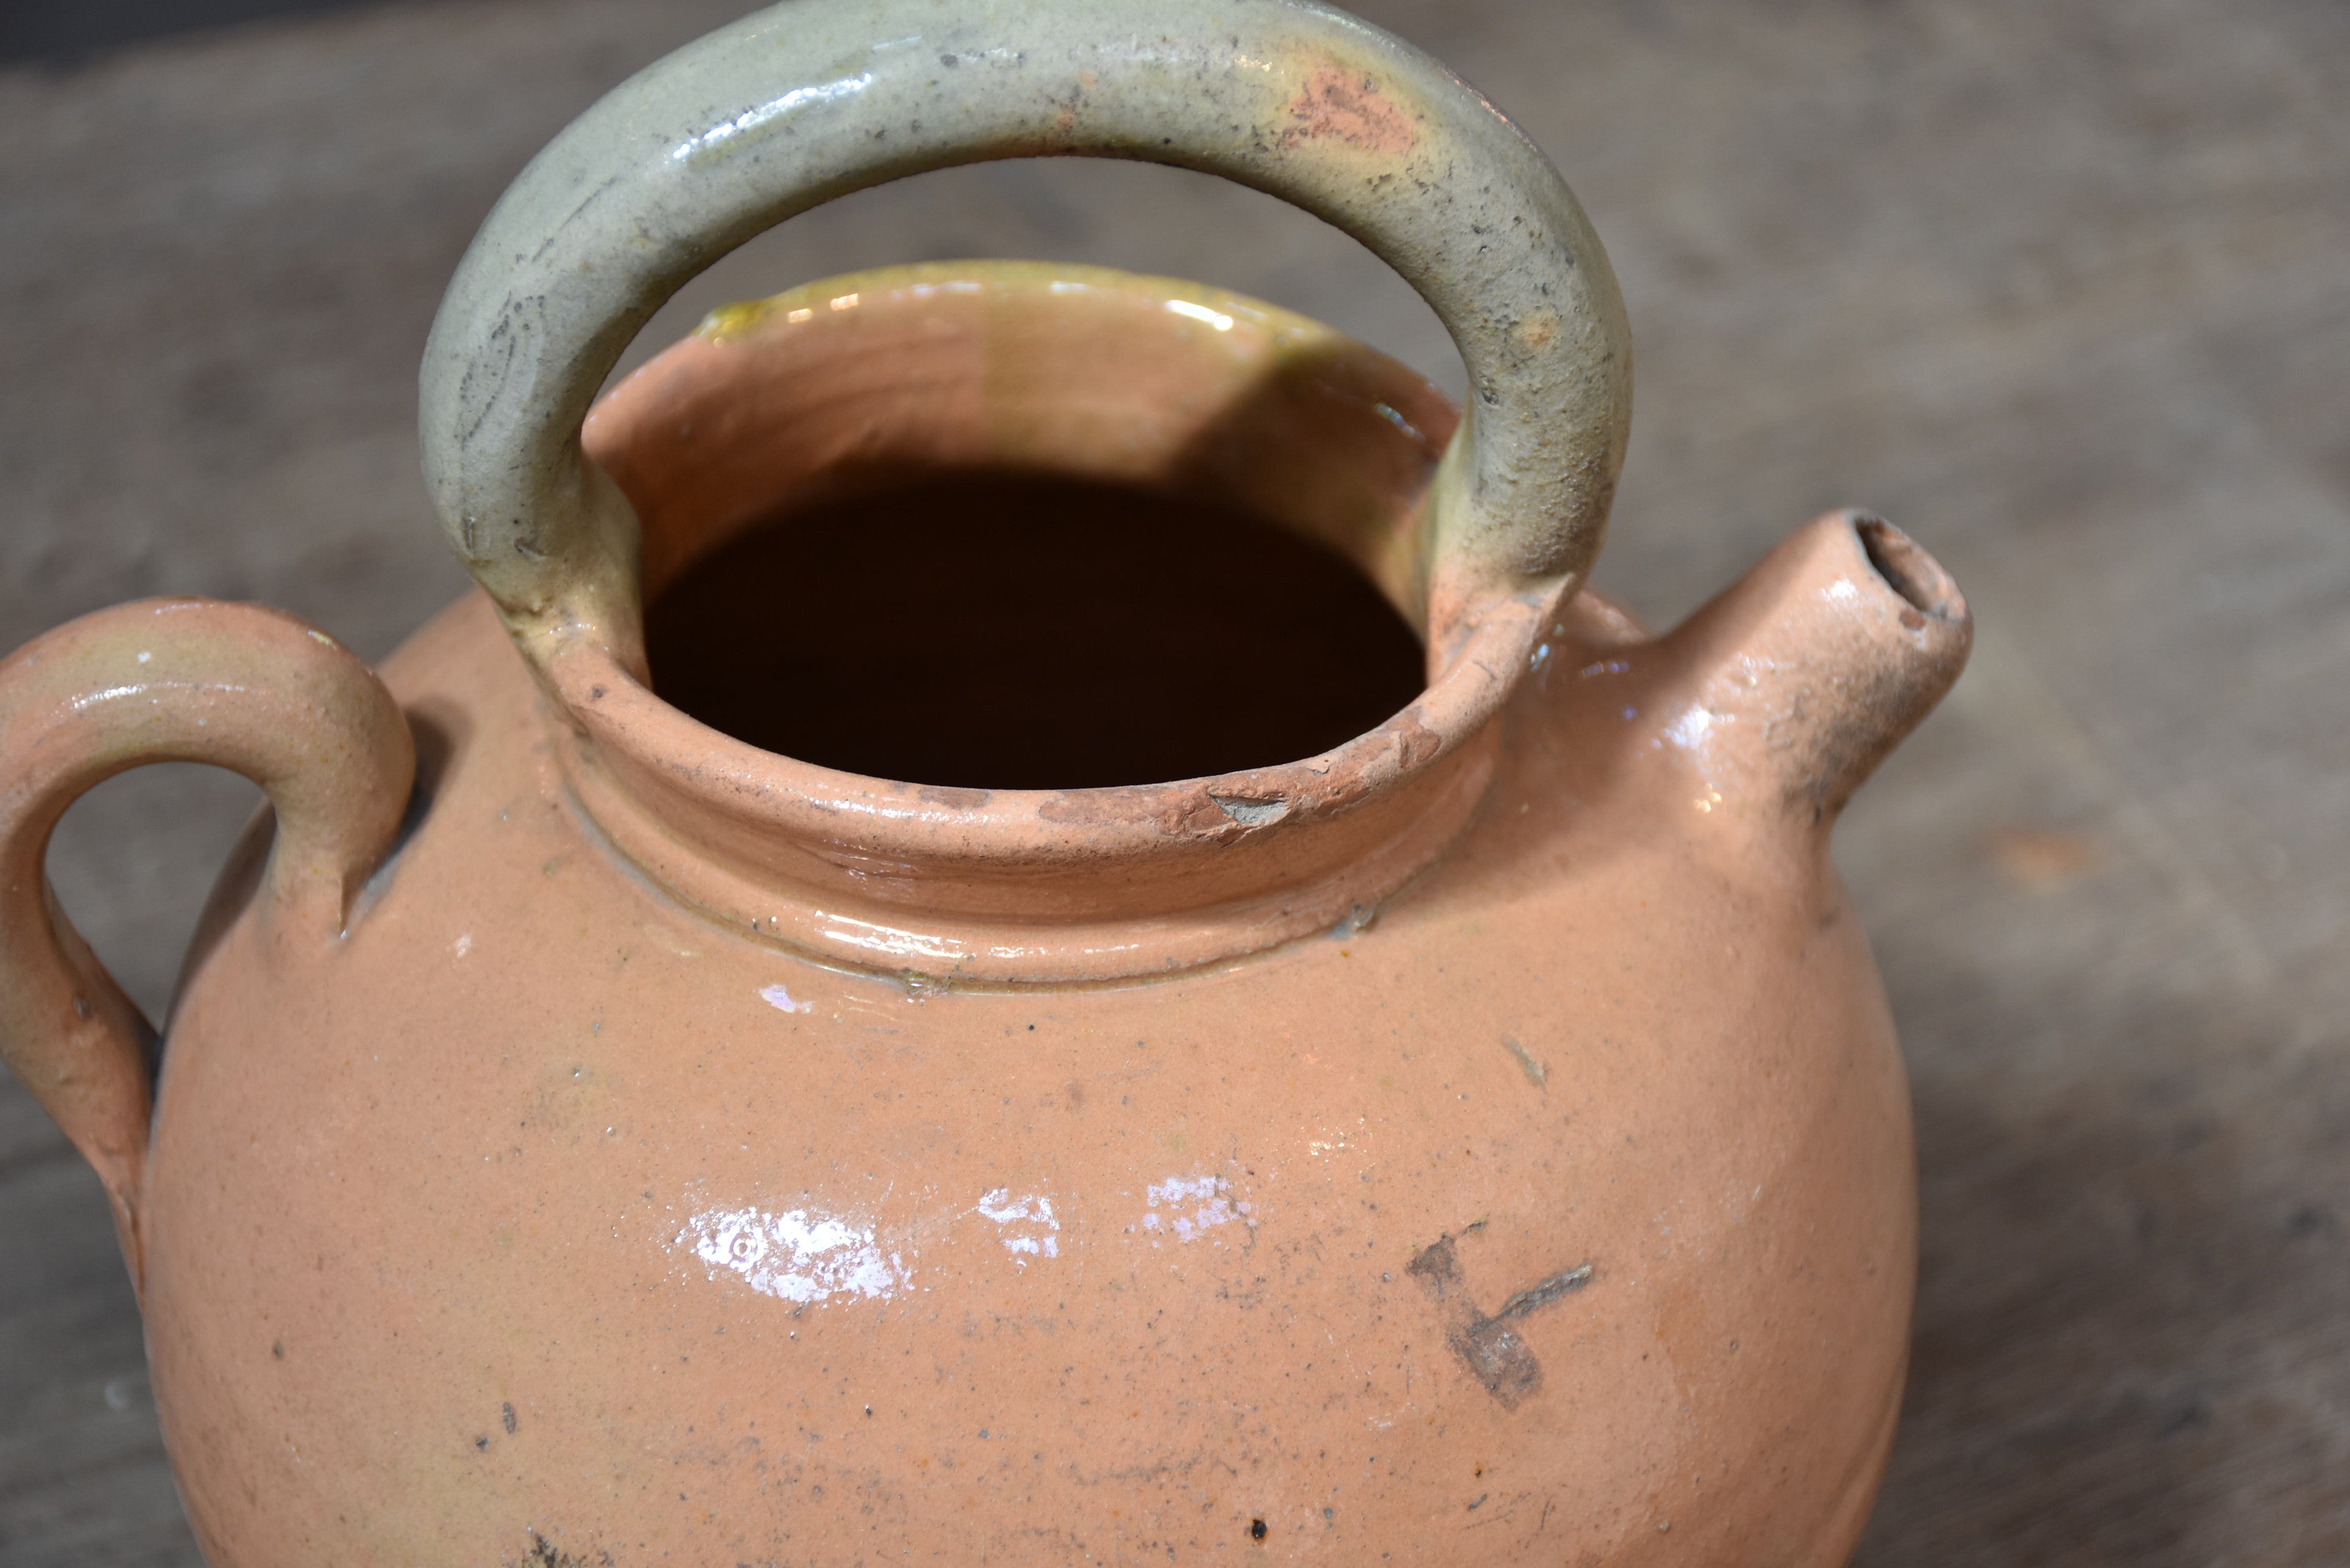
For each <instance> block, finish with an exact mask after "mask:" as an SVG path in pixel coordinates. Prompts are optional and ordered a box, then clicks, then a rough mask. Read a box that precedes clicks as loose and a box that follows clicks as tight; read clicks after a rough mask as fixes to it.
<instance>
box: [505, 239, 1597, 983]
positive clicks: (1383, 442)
mask: <svg viewBox="0 0 2350 1568" xmlns="http://www.w3.org/2000/svg"><path fill="white" fill-rule="evenodd" d="M1457 421H1458V416H1457V415H1456V414H1455V413H1454V411H1453V410H1452V409H1451V406H1450V405H1449V404H1447V403H1446V402H1445V401H1444V400H1443V398H1442V396H1441V394H1440V393H1439V392H1438V391H1437V389H1435V388H1433V387H1431V386H1430V385H1429V384H1428V383H1427V381H1426V380H1425V379H1423V378H1420V377H1419V376H1417V375H1415V374H1413V373H1412V372H1411V371H1409V369H1405V368H1404V367H1402V366H1400V365H1398V364H1396V363H1395V362H1394V361H1393V360H1390V359H1388V358H1385V357H1384V356H1381V355H1378V354H1377V353H1375V352H1374V351H1372V350H1370V349H1367V348H1363V347H1362V346H1361V345H1359V344H1355V343H1352V342H1350V341H1349V340H1347V339H1345V338H1343V337H1339V336H1338V335H1337V334H1335V333H1333V332H1331V331H1330V330H1329V329H1328V328H1326V327H1320V326H1318V325H1317V324H1315V323H1314V322H1312V321H1309V320H1306V319H1305V317H1298V316H1295V315H1293V314H1291V313H1289V312H1286V311H1284V310H1281V309H1279V308H1278V307H1276V306H1266V305H1263V304H1262V303H1261V302H1257V301H1251V300H1246V299H1243V298H1241V297H1239V296H1232V295H1227V294H1223V293H1222V292H1220V291H1217V290H1213V289H1210V288H1206V287H1203V286H1200V285H1195V284H1185V283H1180V282H1178V281H1174V280H1169V279H1152V278H1139V277H1135V276H1132V275H1128V274H1120V273H1111V272H1108V271H1106V270H1104V269H1100V268H1087V267H1074V266H1065V265H1059V264H1041V263H1003V262H965V263H931V264H926V265H920V266H915V267H897V268H888V269H883V270H881V271H879V272H873V273H865V274H856V275H848V276H845V277H837V278H830V279H826V280H823V281H822V282H820V283H816V284H813V285H807V286H803V287H801V288H799V289H795V290H794V291H792V292H791V293H789V294H786V295H782V296H776V297H775V298H773V299H768V300H760V301H754V302H751V303H750V304H747V305H743V306H733V307H729V308H727V309H724V310H721V311H718V312H715V313H713V314H712V316H711V317H710V318H709V319H708V320H707V321H706V322H705V323H704V324H703V326H702V329H701V330H700V331H698V332H696V333H695V334H694V335H693V336H692V337H689V338H687V339H685V340H684V341H682V342H681V343H679V344H677V345H675V346H673V347H672V348H670V349H668V350H666V351H664V352H663V353H662V354H660V356H658V357H656V358H654V359H652V360H651V361H650V362H649V363H648V364H646V365H645V366H644V367H643V368H642V369H639V370H638V371H637V372H636V373H635V374H633V375H631V376H630V377H629V378H628V379H625V380H623V381H622V382H621V383H620V384H619V386H617V387H615V388H614V389H612V390H611V391H610V392H609V393H608V394H607V395H606V396H605V398H604V399H603V400H601V401H600V402H599V403H598V405H597V406H596V408H595V409H594V410H593V411H591V412H590V413H589V415H588V416H587V421H586V424H585V426H584V427H583V429H582V430H581V432H580V441H581V448H582V451H583V452H584V453H585V455H586V456H587V459H588V461H589V462H590V463H592V464H593V465H594V467H595V469H596V470H597V471H598V475H599V478H600V479H601V480H602V481H604V482H608V483H609V484H610V485H611V486H612V487H613V490H614V491H615V492H616V493H617V496H618V497H619V501H620V504H622V505H624V506H625V508H626V509H627V511H628V512H629V514H631V516H632V520H633V523H634V524H635V527H634V531H633V532H634V535H635V541H636V547H635V549H634V550H633V551H631V552H629V553H630V555H631V556H633V559H632V560H631V561H630V562H629V568H630V570H629V579H628V581H627V582H625V583H619V584H617V586H616V583H615V581H614V580H610V579H608V580H607V581H605V582H604V583H603V584H602V586H601V587H600V588H599V589H598V593H597V594H596V595H594V596H591V597H592V598H593V600H594V602H595V603H597V604H598V605H599V606H601V608H600V609H599V610H598V611H597V612H595V614H594V615H592V616H589V617H587V618H581V619H579V620H577V621H562V620H558V621H552V622H548V623H546V630H544V631H533V632H529V633H527V634H525V636H524V637H523V639H522V641H523V643H524V647H525V656H526V657H530V658H532V659H534V660H536V661H537V663H538V666H539V671H540V674H541V678H542V680H543V681H544V682H545V686H546V691H547V694H548V696H549V697H550V699H551V700H552V706H551V713H552V714H554V715H558V716H559V717H557V719H556V722H555V723H554V724H553V725H552V726H551V729H550V734H551V736H552V738H553V741H554V742H555V745H556V750H557V753H558V755H559V757H560V758H561V765H562V766H563V768H564V771H565V773H566V775H567V780H568V782H569V784H570V787H571V791H572V794H573V796H574V798H575V799H576V800H577V803H578V805H579V806H580V808H581V809H582V810H583V812H584V813H585V814H586V815H587V817H588V818H589V819H590V820H592V821H593V822H594V823H595V824H596V826H597V827H598V830H599V831H600V832H601V833H602V835H603V836H604V837H605V838H606V839H607V840H608V842H610V843H611V844H612V845H613V846H615V847H616V848H617V849H619V851H620V853H622V854H623V855H625V856H626V857H629V859H630V860H631V861H632V862H634V863H635V864H636V865H637V866H638V867H639V868H640V869H641V870H643V871H644V872H645V873H646V874H647V876H649V877H651V878H652V879H653V880H654V881H655V882H657V883H659V884H660V885H661V886H662V887H664V888H668V889H670V890H671V892H673V893H674V894H676V895H677V896H678V897H680V898H682V899H684V900H685V901H686V902H688V903H689V904H691V905H693V906H696V907H698V908H700V909H703V910H705V911H708V912H710V913H712V914H713V915H715V916H717V917H719V918H721V919H724V920H726V921H729V922H732V923H736V924H737V925H738V929H739V928H748V929H753V930H754V931H756V932H757V933H759V934H760V935H761V936H762V937H764V938H767V939H770V940H778V941H781V942H784V943H785V944H787V945H790V946H793V947H795V948H799V949H802V950H809V951H813V952H816V953H820V954H822V955H824V956H826V957H827V958H828V959H830V960H833V961H846V962H849V963H855V964H861V965H869V966H876V967H880V968H885V969H889V970H892V971H918V972H920V973H924V974H931V975H937V976H951V977H953V978H954V980H955V981H956V982H957V983H1024V982H1030V981H1045V982H1054V983H1059V982H1066V981H1100V980H1115V979H1118V978H1121V977H1125V976H1131V975H1137V974H1146V973H1164V972H1168V971H1172V970H1180V969H1183V968H1188V967H1190V966H1192V965H1196V964H1201V963H1206V962H1212V961H1218V960H1221V959H1223V958H1228V957H1232V956H1235V955H1237V954H1239V953H1243V952H1248V951H1253V950H1258V949H1262V948H1264V947H1268V946H1271V945H1273V944H1274V943H1277V942H1280V941H1284V940H1289V939H1291V938H1293V937H1296V936H1302V935H1305V934H1306V933H1308V932H1310V931H1314V930H1327V929H1332V928H1333V927H1335V926H1336V925H1337V924H1338V923H1339V922H1341V921H1345V920H1359V919H1361V918H1362V917H1363V912H1364V911H1367V910H1372V909H1376V908H1377V907H1378V904H1379V902H1380V901H1381V900H1382V899H1384V898H1387V897H1388V895H1389V894H1390V893H1391V892H1392V891H1393V890H1394V889H1396V888H1399V887H1400V886H1401V885H1402V884H1403V883H1404V882H1405V881H1407V880H1408V879H1409V877H1412V876H1413V875H1414V874H1415V873H1416V872H1417V871H1418V870H1419V869H1420V868H1421V867H1424V866H1426V865H1427V864H1428V863H1429V862H1430V860H1431V859H1432V858H1433V857H1435V856H1436V855H1437V854H1438V853H1439V852H1440V850H1441V849H1442V847H1443V846H1444V845H1445V844H1447V843H1449V842H1451V840H1452V838H1453V837H1454V836H1456V835H1457V834H1458V832H1459V831H1460V829H1461V826H1463V825H1464V824H1465V823H1466V822H1467V820H1468V819H1469V817H1470V815H1471V814H1472V813H1473V812H1474V811H1475V809H1476V807H1477V805H1478V803H1479V801H1480V799H1481V798H1482V794H1483V791H1484V788H1485V785H1486V784H1487V783H1488V781H1489V780H1490V779H1491V777H1492V772H1493V769H1494V766H1495V765H1496V759H1497V756H1498V753H1499V745H1500V737H1499V730H1498V728H1497V726H1495V725H1494V724H1493V723H1492V720H1493V719H1494V717H1495V715H1496V714H1497V713H1498V711H1499V710H1500V707H1501V705H1502V703H1503V701H1505V700H1506V698H1507V696H1508V694H1509V693H1510V691H1512V689H1513V686H1514V685H1515V683H1516V680H1517V678H1518V677H1519V675H1520V674H1521V673H1523V671H1524V670H1526V669H1528V668H1529V665H1528V659H1530V658H1531V657H1532V652H1531V650H1532V649H1533V646H1534V642H1535V640H1536V639H1538V638H1539V636H1540V635H1541V632H1542V629H1543V628H1545V627H1547V626H1549V625H1551V624H1552V623H1553V622H1554V621H1555V618H1556V617H1555V600H1556V597H1557V596H1558V594H1559V593H1560V592H1561V591H1563V585H1562V584H1560V583H1557V582H1544V583H1535V584H1533V585H1531V586H1519V585H1513V584H1511V583H1506V582H1504V583H1494V582H1491V581H1489V580H1486V579H1482V578H1478V577H1476V576H1474V575H1471V576H1468V577H1463V578H1453V577H1446V576H1442V575H1440V574H1439V573H1437V572H1436V571H1434V570H1433V569H1432V566H1433V565H1434V562H1433V556H1432V552H1431V548H1430V541H1431V539H1432V537H1433V534H1432V529H1431V524H1430V519H1431V517H1433V516H1435V515H1436V507H1435V504H1434V503H1433V502H1432V500H1431V496H1432V494H1433V493H1434V491H1435V488H1436V486H1437V484H1438V483H1439V481H1440V478H1441V475H1442V473H1443V472H1445V471H1443V470H1442V469H1441V468H1440V460H1441V459H1442V458H1443V456H1444V453H1445V451H1446V448H1447V444H1448V443H1449V442H1450V441H1451V437H1452V434H1453V431H1454V429H1455V426H1456V424H1457ZM1423 636H1425V638H1426V647H1425V649H1422V648H1421V647H1420V642H1421V639H1422V638H1423ZM941 668H943V669H945V670H949V671H950V672H951V679H948V680H940V679H939V675H938V672H939V670H941ZM925 687H928V688H930V689H931V691H930V693H929V694H928V695H925V694H924V691H923V688H925Z"/></svg>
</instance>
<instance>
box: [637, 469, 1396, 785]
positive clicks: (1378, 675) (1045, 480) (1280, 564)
mask: <svg viewBox="0 0 2350 1568" xmlns="http://www.w3.org/2000/svg"><path fill="white" fill-rule="evenodd" d="M645 631H646V639H647V649H646V651H647V655H648V659H649V661H650V666H651V671H652V678H653V686H654V690H655V691H657V692H658V693H659V694H660V696H661V697H662V698H663V699H664V700H666V701H669V702H671V703H672V704H674V705H675V706H677V707H679V708H681V709H683V710H684V711H686V712H688V713H690V714H691V715H693V716H694V717H695V718H697V719H699V720H701V721H702V722H704V723H706V724H709V725H711V726H712V727H713V728H716V729H719V730H723V731H724V732H727V733H729V734H731V735H733V736H734V737H736V738H737V739H739V740H743V741H747V742H750V743H751V744H753V745H755V746H758V747H761V748H763V749H764V750H766V751H771V752H776V753H782V754H784V755H786V756H790V757H795V758H797V759H799V760H800V761H803V762H808V763H817V764H819V765H821V766H825V767H829V768H837V769H840V770H842V771H844V772H848V773H856V774H868V775H872V776H876V777H881V778H891V779H903V780H908V781H911V782H915V783H920V784H952V785H962V786H970V787H979V788H993V789H1055V788H1061V789H1066V788H1079V787H1087V786H1097V785H1114V784H1153V783H1160V782H1164V781H1168V780H1172V779H1182V778H1193V777H1199V776H1202V775H1210V774H1224V773H1232V772H1237V771H1241V770H1243V769H1248V768H1254V767H1265V766H1271V765H1274V764H1276V763H1288V762H1295V761H1297V760H1299V759H1301V758H1305V757H1310V756H1314V755H1315V754H1317V753H1322V752H1325V751H1328V750H1330V749H1331V748H1333V747H1335V746H1337V745H1339V744H1341V743H1343V742H1347V741H1348V740H1351V739H1353V738H1354V737H1355V736H1357V735H1359V734H1361V733H1363V732H1365V731H1367V730H1370V729H1372V728H1374V727H1376V726H1377V725H1378V724H1379V723H1380V722H1383V721H1385V720H1386V719H1388V717H1390V716H1391V715H1393V714H1394V713H1396V712H1398V711H1400V710H1401V709H1403V708H1404V707H1406V706H1407V705H1409V703H1410V702H1411V701H1413V699H1415V698H1416V697H1418V696H1419V692H1420V690H1421V687H1422V684H1423V673H1424V672H1423V669H1422V654H1421V649H1420V645H1419V639H1418V638H1417V637H1416V636H1415V635H1414V633H1413V631H1412V629H1411V628H1410V627H1409V625H1407V624H1406V622H1405V621H1404V619H1403V618H1402V617H1401V616H1399V614H1398V613H1397V612H1396V610H1395V608H1394V607H1392V606H1391V605H1390V604H1389V603H1388V600H1387V599H1386V598H1385V597H1382V595H1381V594H1380V593H1379V591H1378V589H1377V588H1376V587H1373V586H1372V585H1371V583H1370V582H1369V581H1368V580H1367V578H1365V577H1364V576H1363V575H1362V574H1361V572H1360V571H1358V570H1357V567H1356V566H1355V565H1354V564H1353V563H1351V562H1349V561H1347V559H1345V558H1344V557H1342V556H1339V555H1338V554H1336V552H1335V551H1333V550H1330V549H1328V548H1326V546H1324V545H1320V544H1317V543H1315V542H1314V541H1312V540H1310V539H1306V538H1304V537H1301V536H1300V535H1297V534H1295V533H1294V532H1291V531H1289V530H1287V529H1284V528H1282V527H1279V526H1276V525H1275V524H1273V523H1271V522H1269V521H1267V520H1266V519H1264V518H1262V517H1259V516H1256V515H1253V514H1250V513H1248V512H1246V511H1244V510H1241V509H1239V508H1236V507H1235V506H1234V505H1233V504H1232V503H1230V502H1229V501H1226V500H1222V499H1218V498H1211V497H1206V496H1201V495H1194V494H1182V493H1170V492H1164V491H1158V490H1149V489H1140V488H1135V487H1130V486H1126V485H1120V484H1114V483H1103V482H1099V481H1095V480H1088V479H1080V478H1071V477H1067V476H1062V475H1025V474H1018V473H1003V472H988V473H954V472H945V473H938V472H933V473H929V474H924V475H922V476H920V477H919V478H911V479H909V480H907V481H905V482H903V483H895V484H889V485H884V486H879V487H867V488H865V489H862V490H861V491H859V492H858V493H853V494H849V495H845V496H844V495H835V496H832V497H829V498H827V499H825V500H823V501H820V502H816V503H814V504H808V505H805V506H802V507H800V508H797V509H795V510H793V511H790V512H787V513H785V514H781V515H778V516H776V517H774V518H772V519H770V520H769V521H767V522H766V523H764V524H761V525H758V526H754V527H752V528H749V529H746V530H744V531H743V532H742V533H740V534H737V535H734V536H733V538H731V539H729V540H728V541H727V542H725V543H724V544H723V545H720V546H718V547H717V548H715V549H712V551H710V552H709V553H708V554H707V555H704V556H702V557H701V558H700V559H699V560H697V561H695V562H694V563H693V564H692V565H691V566H689V567H687V568H686V569H685V571H684V572H683V573H682V574H681V575H680V576H678V577H677V578H676V579H675V580H674V581H672V582H671V583H670V584H669V585H668V586H667V587H665V588H663V589H662V591H661V592H660V594H659V595H658V597H655V598H654V600H653V601H652V603H651V604H650V606H648V607H647V613H646V623H645Z"/></svg>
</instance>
